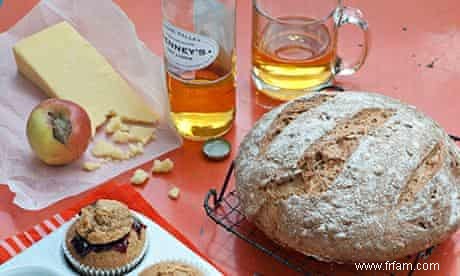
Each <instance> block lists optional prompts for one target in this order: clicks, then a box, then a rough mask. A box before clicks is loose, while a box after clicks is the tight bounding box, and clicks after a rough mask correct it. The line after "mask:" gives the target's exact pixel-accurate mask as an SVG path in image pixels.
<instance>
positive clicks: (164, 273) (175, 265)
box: [139, 262, 204, 276]
mask: <svg viewBox="0 0 460 276" xmlns="http://www.w3.org/2000/svg"><path fill="white" fill-rule="evenodd" d="M139 276H204V274H203V273H202V272H201V271H199V270H198V269H196V268H194V267H192V266H191V265H188V264H185V263H182V262H160V263H157V264H154V265H151V266H149V267H147V268H146V269H144V270H143V271H142V272H141V273H140V274H139Z"/></svg>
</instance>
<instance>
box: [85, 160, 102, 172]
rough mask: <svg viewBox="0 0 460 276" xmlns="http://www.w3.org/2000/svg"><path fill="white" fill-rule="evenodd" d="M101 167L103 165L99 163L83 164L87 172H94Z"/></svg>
mask: <svg viewBox="0 0 460 276" xmlns="http://www.w3.org/2000/svg"><path fill="white" fill-rule="evenodd" d="M101 166H102V164H101V163H99V162H85V163H84V164H83V170H85V171H87V172H92V171H95V170H97V169H99V168H100V167H101Z"/></svg>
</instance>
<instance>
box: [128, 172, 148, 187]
mask: <svg viewBox="0 0 460 276" xmlns="http://www.w3.org/2000/svg"><path fill="white" fill-rule="evenodd" d="M148 178H149V174H148V173H147V172H146V171H144V170H142V169H137V170H136V171H135V172H134V174H133V176H132V177H131V183H132V184H134V185H140V184H143V183H144V182H145V181H146V180H147V179H148Z"/></svg>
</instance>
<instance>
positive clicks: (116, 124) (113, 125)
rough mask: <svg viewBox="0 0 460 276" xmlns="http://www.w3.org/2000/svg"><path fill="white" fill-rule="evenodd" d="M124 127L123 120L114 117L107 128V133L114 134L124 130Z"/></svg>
mask: <svg viewBox="0 0 460 276" xmlns="http://www.w3.org/2000/svg"><path fill="white" fill-rule="evenodd" d="M122 127H123V122H122V121H121V118H120V117H118V116H115V117H112V118H110V120H109V122H108V123H107V125H106V127H105V133H107V134H112V133H114V132H115V131H117V130H120V129H122Z"/></svg>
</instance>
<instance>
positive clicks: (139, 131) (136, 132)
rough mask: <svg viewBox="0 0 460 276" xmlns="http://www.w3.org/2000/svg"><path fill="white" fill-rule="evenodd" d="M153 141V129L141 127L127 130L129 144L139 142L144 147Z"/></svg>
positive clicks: (132, 127)
mask: <svg viewBox="0 0 460 276" xmlns="http://www.w3.org/2000/svg"><path fill="white" fill-rule="evenodd" d="M153 139H155V129H154V128H151V127H143V126H131V128H130V129H129V141H130V142H141V143H142V144H144V145H145V144H147V143H148V142H150V141H151V140H153Z"/></svg>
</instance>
